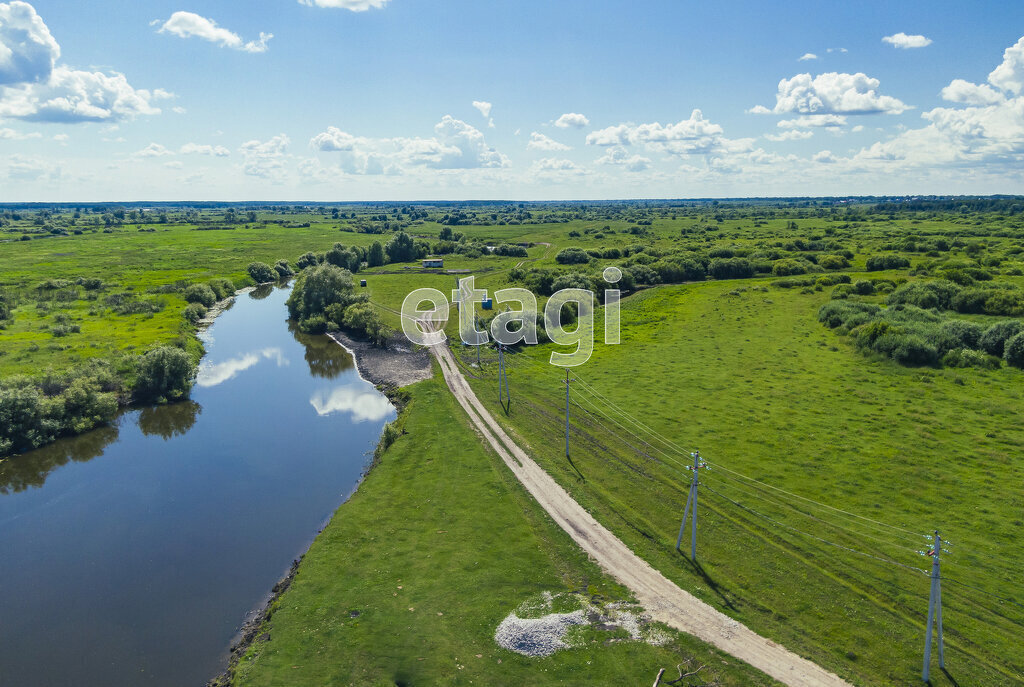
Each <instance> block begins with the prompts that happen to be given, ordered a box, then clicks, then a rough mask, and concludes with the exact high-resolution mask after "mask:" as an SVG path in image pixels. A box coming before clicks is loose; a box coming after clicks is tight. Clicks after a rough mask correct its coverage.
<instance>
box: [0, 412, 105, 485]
mask: <svg viewBox="0 0 1024 687" xmlns="http://www.w3.org/2000/svg"><path fill="white" fill-rule="evenodd" d="M118 434H119V432H118V428H117V425H110V426H108V427H101V428H99V429H95V430H93V431H91V432H86V433H85V434H82V435H80V436H77V437H71V438H69V439H61V440H59V441H56V442H54V443H52V444H50V445H49V446H44V447H43V448H41V449H37V450H35V451H33V452H32V453H31V454H30V455H26V456H15V457H14V458H8V459H7V460H4V461H0V494H16V493H18V492H22V491H25V490H26V489H28V488H29V487H41V486H43V484H44V483H45V482H46V478H47V477H49V475H50V473H51V472H53V471H54V470H56V469H57V468H59V467H62V466H64V465H67V463H68V461H72V460H73V461H76V462H79V463H84V462H86V461H89V460H92V459H93V458H98V457H100V456H102V455H103V452H104V451H105V450H106V448H107V446H109V445H110V444H112V443H113V442H114V441H116V440H117V437H118Z"/></svg>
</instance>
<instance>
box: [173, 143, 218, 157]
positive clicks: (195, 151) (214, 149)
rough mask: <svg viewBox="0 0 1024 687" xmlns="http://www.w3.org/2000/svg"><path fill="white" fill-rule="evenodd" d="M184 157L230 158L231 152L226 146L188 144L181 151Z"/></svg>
mask: <svg viewBox="0 0 1024 687" xmlns="http://www.w3.org/2000/svg"><path fill="white" fill-rule="evenodd" d="M178 152H180V153H181V154H182V155H209V156H211V157H228V156H229V155H231V151H230V150H228V149H227V148H225V147H224V146H213V145H203V144H199V143H186V144H185V145H183V146H182V147H181V150H179V151H178Z"/></svg>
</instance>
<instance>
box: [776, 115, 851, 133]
mask: <svg viewBox="0 0 1024 687" xmlns="http://www.w3.org/2000/svg"><path fill="white" fill-rule="evenodd" d="M777 126H778V127H779V128H780V129H816V128H826V129H835V128H839V127H844V126H846V117H843V116H842V115H832V114H828V115H804V116H803V117H797V118H796V119H780V120H779V123H778V124H777Z"/></svg>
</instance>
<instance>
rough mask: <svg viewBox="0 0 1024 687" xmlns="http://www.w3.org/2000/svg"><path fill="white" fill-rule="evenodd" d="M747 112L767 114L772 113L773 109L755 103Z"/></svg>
mask: <svg viewBox="0 0 1024 687" xmlns="http://www.w3.org/2000/svg"><path fill="white" fill-rule="evenodd" d="M747 114H756V115H766V114H772V111H771V110H769V109H768V108H767V107H765V106H764V105H754V106H753V107H752V108H750V109H749V110H747Z"/></svg>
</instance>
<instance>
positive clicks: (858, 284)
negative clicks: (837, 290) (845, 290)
mask: <svg viewBox="0 0 1024 687" xmlns="http://www.w3.org/2000/svg"><path fill="white" fill-rule="evenodd" d="M853 291H854V293H857V294H859V295H861V296H870V295H871V294H873V293H874V292H875V284H874V282H870V281H868V280H867V279H858V280H857V281H855V282H853Z"/></svg>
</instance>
